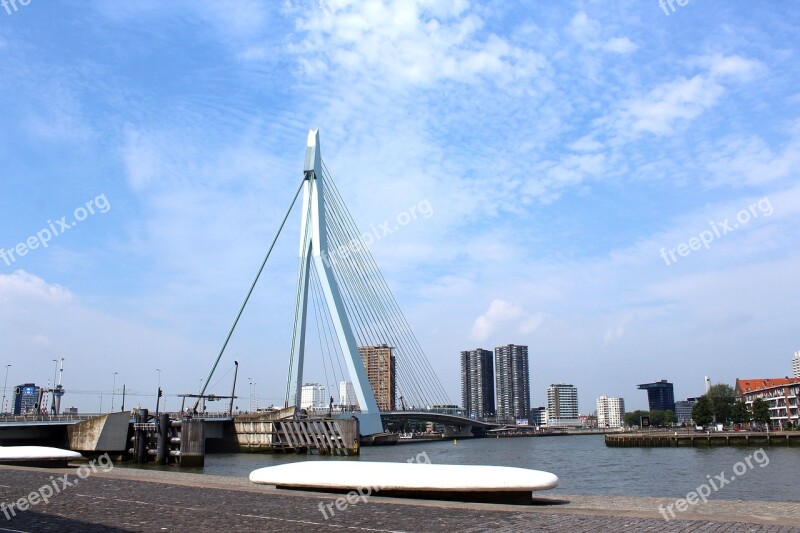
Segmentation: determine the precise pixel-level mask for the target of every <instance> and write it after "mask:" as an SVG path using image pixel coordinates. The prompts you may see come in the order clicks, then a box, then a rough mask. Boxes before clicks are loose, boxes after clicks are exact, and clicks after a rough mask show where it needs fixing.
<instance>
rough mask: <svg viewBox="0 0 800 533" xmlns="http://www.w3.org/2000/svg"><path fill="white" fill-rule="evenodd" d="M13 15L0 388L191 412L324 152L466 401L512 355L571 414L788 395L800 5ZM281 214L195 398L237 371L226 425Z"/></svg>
mask: <svg viewBox="0 0 800 533" xmlns="http://www.w3.org/2000/svg"><path fill="white" fill-rule="evenodd" d="M7 2H8V3H5V4H2V7H0V58H2V59H1V60H0V91H2V95H3V98H2V106H1V107H0V248H2V252H0V254H2V255H0V370H2V369H3V367H4V366H6V365H11V366H10V367H8V383H9V385H8V386H9V388H11V387H12V386H13V385H16V384H20V383H25V382H36V383H37V384H45V385H46V384H47V382H48V380H50V381H52V380H53V374H54V370H55V365H56V363H54V362H53V359H56V360H60V358H62V357H63V358H64V373H63V382H64V386H65V388H66V389H67V394H66V395H65V397H64V399H63V404H62V405H63V406H64V407H67V406H76V407H78V408H79V409H80V410H81V411H97V410H98V409H101V408H102V409H103V410H107V409H108V408H109V407H110V402H111V400H110V396H111V391H112V389H114V391H115V395H116V394H119V392H120V389H121V388H122V385H125V387H126V390H127V391H129V392H130V393H131V394H133V396H132V397H129V398H128V400H127V404H126V408H127V406H131V407H132V406H133V405H141V406H143V407H148V406H150V407H153V406H154V404H155V394H156V390H157V387H158V383H159V380H160V382H161V385H162V387H163V388H164V393H165V399H166V401H167V406H168V408H177V407H178V403H179V402H180V399H179V398H177V397H176V396H175V395H177V394H179V393H188V392H197V390H198V388H199V384H200V382H201V380H202V379H203V378H204V377H205V376H206V374H207V373H208V370H209V369H210V367H211V365H212V363H213V361H214V359H215V358H216V355H217V353H218V351H219V349H220V347H221V345H222V343H223V341H224V339H225V336H226V334H227V332H228V330H229V328H230V326H231V324H232V322H233V320H234V318H235V317H236V313H237V311H238V309H239V306H240V305H241V303H242V300H243V298H244V296H245V294H246V292H247V289H248V288H249V286H250V283H251V281H252V280H253V277H254V276H255V273H256V271H257V269H258V267H259V265H260V263H261V260H262V258H263V257H264V254H265V253H266V250H267V248H268V246H269V244H270V243H271V241H272V239H273V237H274V236H275V233H276V231H277V228H278V226H279V224H280V221H281V220H282V218H283V216H284V214H285V212H286V210H287V208H288V207H289V205H290V202H291V200H292V197H293V195H294V193H295V191H296V189H297V187H298V185H299V183H300V180H301V179H302V170H303V163H304V154H305V145H306V139H307V135H308V131H309V130H310V129H316V128H319V131H320V145H321V153H322V158H323V160H324V161H325V163H326V165H327V167H328V169H329V170H330V172H331V174H332V176H333V177H334V179H335V181H336V183H337V186H338V188H339V190H340V192H341V194H342V196H343V197H344V199H345V201H346V202H347V204H348V206H349V209H350V211H351V212H352V213H353V216H354V218H355V220H356V222H357V223H358V225H359V226H360V227H361V228H362V229H364V230H365V231H369V230H370V228H376V227H380V226H381V224H385V223H386V222H389V227H390V228H396V229H393V231H391V233H389V234H385V235H382V236H381V238H380V239H376V240H375V242H373V243H372V244H371V246H370V250H371V252H372V254H373V256H374V257H375V259H376V261H377V262H378V264H379V265H380V267H381V269H382V272H383V274H384V276H385V277H386V279H387V281H388V283H389V285H390V286H391V287H392V290H393V291H394V294H395V296H396V297H397V300H398V302H399V304H400V306H401V308H402V309H403V310H404V312H405V314H406V316H407V318H408V321H409V322H410V324H411V325H412V327H413V328H414V331H415V333H416V336H417V337H418V339H419V341H420V344H421V345H422V347H423V348H424V350H425V352H426V354H427V356H428V358H429V360H430V362H431V365H432V367H433V368H434V370H435V372H436V374H437V376H438V378H439V379H440V381H441V382H442V383H443V385H444V387H445V389H446V391H447V392H448V395H449V396H450V400H451V401H453V402H454V403H460V399H461V393H460V368H459V352H460V351H462V350H468V349H474V348H478V347H480V348H486V349H493V348H494V347H495V346H500V345H504V344H510V343H513V344H525V345H528V347H529V357H530V368H531V401H532V403H533V404H534V405H544V403H545V398H546V396H545V389H546V387H547V385H549V384H550V383H562V382H566V383H571V384H574V385H575V386H576V387H578V391H579V404H580V411H581V412H582V413H591V412H592V411H594V409H595V399H596V398H597V397H598V396H600V395H602V394H605V395H609V396H621V397H623V398H624V399H625V403H626V407H627V409H628V410H633V409H637V408H646V407H647V400H646V393H645V392H644V391H639V390H637V389H636V385H637V384H640V383H646V382H650V381H653V380H659V379H668V380H670V381H672V382H673V383H674V384H675V395H676V399H682V398H686V397H687V396H696V395H699V394H701V393H702V392H703V391H704V385H703V383H704V381H703V380H704V376H709V377H710V378H711V381H712V382H713V383H717V382H722V383H728V384H731V385H733V383H734V382H735V380H736V378H754V377H782V376H785V375H788V374H789V372H790V370H791V369H790V360H791V357H792V354H793V353H794V352H795V351H798V350H800V336H798V327H797V326H798V323H797V321H798V318H797V317H798V316H800V283H798V273H799V272H800V253H798V246H797V245H798V228H800V182H798V174H799V173H798V170H797V169H798V168H800V165H798V163H800V89H798V87H800V83H798V81H800V80H798V77H800V70H798V69H797V55H798V52H800V50H799V49H798V46H799V45H800V41H798V39H797V36H798V35H800V15H799V14H798V12H797V10H796V9H795V8H794V6H792V5H789V4H782V3H774V2H773V3H769V4H759V3H754V2H743V1H741V2H737V1H731V2H699V1H697V0H689V1H688V2H686V3H685V5H683V6H681V5H678V4H677V2H673V3H671V4H670V3H666V2H665V3H664V4H663V5H660V4H659V2H658V0H648V1H646V2H642V1H635V2H634V1H631V2H606V1H603V2H592V1H579V2H557V3H554V2H530V3H528V2H513V1H511V2H508V1H502V2H501V1H486V2H469V1H467V0H457V1H452V2H446V1H433V0H417V1H412V0H407V1H397V2H381V1H363V2H350V1H346V0H337V1H330V2H327V1H323V2H292V1H285V2H277V1H275V2H247V1H236V2H234V1H222V0H215V1H206V2H200V1H188V0H187V1H181V0H175V1H170V2H166V1H147V0H144V1H139V2H103V1H96V2H93V1H80V2H79V1H44V0H29V1H28V2H26V3H25V4H24V5H23V3H22V1H21V0H16V3H13V4H12V3H11V0H7ZM682 3H683V2H682ZM670 5H672V7H670ZM426 206H427V207H426ZM415 207H416V208H417V209H416V210H415V211H413V212H416V213H422V212H423V210H422V209H421V207H426V208H425V210H424V213H426V216H416V217H409V216H408V215H409V213H411V212H412V210H413V209H414V208H415ZM299 211H300V210H299V208H295V210H294V211H293V212H292V214H291V215H290V218H289V222H287V227H286V229H285V231H284V232H283V233H282V234H281V236H280V239H279V240H278V244H277V245H276V249H275V251H274V252H273V255H272V257H271V258H270V261H269V262H268V264H267V267H266V269H265V272H264V274H263V276H262V279H261V280H260V281H259V284H258V285H257V287H256V290H255V291H254V294H253V297H252V299H251V301H250V304H249V305H248V308H247V309H246V311H245V313H244V315H243V317H242V320H241V322H240V323H239V326H238V328H237V330H236V332H235V333H234V335H233V338H232V340H231V342H230V344H229V346H228V349H227V350H226V352H225V354H224V355H223V358H222V361H221V362H220V365H219V369H218V371H217V373H216V374H215V376H214V378H213V379H212V387H211V389H210V390H211V392H216V393H217V394H229V390H230V386H231V382H232V378H233V373H232V369H233V361H234V360H238V361H239V363H240V367H239V380H238V381H239V384H238V389H239V390H238V391H237V394H238V395H240V396H241V397H240V399H239V400H237V405H238V406H239V407H240V408H241V409H242V410H244V409H247V408H248V407H249V405H248V404H249V401H248V394H249V390H248V387H249V388H250V390H252V391H255V393H256V394H257V395H258V399H259V400H258V401H259V405H260V406H262V407H263V406H266V405H270V404H275V405H282V403H283V400H284V394H285V388H286V375H287V369H288V361H289V352H290V347H291V332H292V323H293V312H294V300H293V295H294V290H295V283H296V275H297V268H298V260H297V250H298V239H299V225H300V213H299ZM398 217H400V218H398ZM408 218H411V220H410V221H409V222H408V223H407V224H403V225H399V224H396V223H395V222H396V221H398V220H407V219H408ZM309 350H310V351H309V355H308V356H307V357H308V359H307V361H308V362H307V365H306V373H305V375H306V376H307V378H308V380H315V379H319V380H323V379H324V377H323V376H322V374H321V372H320V368H321V367H322V366H323V365H322V364H321V355H320V354H319V353H315V352H313V350H311V348H309ZM157 369H158V370H157ZM250 383H253V385H250ZM115 402H117V404H116V406H117V408H118V407H119V405H120V403H119V402H120V398H119V397H118V396H116V397H115Z"/></svg>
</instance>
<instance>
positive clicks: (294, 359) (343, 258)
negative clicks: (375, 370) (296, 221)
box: [195, 130, 451, 433]
mask: <svg viewBox="0 0 800 533" xmlns="http://www.w3.org/2000/svg"><path fill="white" fill-rule="evenodd" d="M315 136H316V140H314V138H315ZM317 143H318V134H317V132H316V130H312V132H311V133H310V134H309V149H308V152H307V156H306V159H307V160H306V165H307V168H306V174H305V176H304V180H303V182H301V184H300V187H299V188H298V189H297V192H296V193H295V195H294V198H293V199H292V202H291V204H290V205H289V208H288V210H287V211H286V214H285V216H284V217H283V219H282V221H281V223H280V227H279V228H278V231H277V233H276V235H275V238H274V239H273V240H272V243H271V245H270V247H269V250H268V251H267V254H266V257H265V258H264V260H263V261H262V263H261V266H260V268H259V269H258V272H257V274H256V276H255V279H254V280H253V282H252V284H251V285H250V288H249V290H248V292H247V294H246V296H245V299H244V302H243V303H242V305H241V307H240V308H239V312H238V313H237V315H236V318H235V320H234V322H233V325H232V326H231V328H230V330H229V331H228V334H227V336H226V338H225V341H224V342H223V344H222V347H221V349H220V351H219V353H218V355H217V358H216V360H215V361H214V364H213V366H212V367H211V370H210V371H209V373H208V376H207V377H206V379H205V382H204V384H203V386H202V389H201V391H200V395H203V394H204V393H205V391H206V389H207V388H208V386H209V383H210V382H211V378H212V376H213V375H214V371H215V370H216V368H217V366H218V364H219V362H220V359H221V358H222V355H223V353H224V352H225V349H226V347H227V346H228V343H229V341H230V339H231V337H232V335H233V333H234V331H235V329H236V326H237V324H238V323H239V320H240V318H241V316H242V314H243V312H244V310H245V308H246V306H247V303H248V302H249V300H250V297H251V296H252V294H253V291H254V289H255V287H256V284H257V283H258V280H259V278H260V277H261V275H262V273H263V271H264V268H265V266H266V264H267V261H268V260H269V258H270V256H271V254H272V251H273V249H274V248H275V244H276V242H277V240H278V237H279V236H280V234H281V232H282V231H283V228H284V226H285V224H286V221H287V219H288V218H289V216H290V214H291V212H292V210H293V208H294V205H295V203H296V202H297V199H298V196H299V195H300V192H301V190H304V187H305V191H306V192H305V193H304V201H303V203H304V208H305V211H306V212H305V213H304V214H303V219H304V224H301V250H300V252H301V253H300V262H299V273H298V274H299V275H298V284H297V290H296V293H295V327H294V330H293V332H292V341H291V344H292V346H291V352H290V353H291V357H290V361H289V373H288V377H287V384H286V397H285V404H286V405H287V406H288V405H290V404H295V403H296V404H298V405H299V402H300V394H299V391H298V390H297V389H298V388H299V385H300V384H302V375H303V366H304V361H303V353H304V350H305V347H306V338H305V337H306V325H307V323H308V324H309V325H311V326H312V329H313V330H315V331H314V333H315V336H316V337H317V339H316V340H317V342H316V344H318V345H319V350H320V356H321V360H320V363H321V366H322V375H324V377H325V383H326V385H327V390H328V391H329V392H330V394H331V396H335V394H336V393H335V392H334V391H337V385H338V384H339V383H341V382H343V381H358V382H359V383H360V384H361V385H360V386H361V388H358V386H357V387H356V392H357V395H358V396H359V398H366V400H367V405H370V402H372V405H373V407H371V408H368V409H367V413H373V414H372V415H371V416H377V413H376V412H374V409H375V407H374V405H375V403H374V399H373V396H372V395H371V394H368V395H366V396H365V395H364V393H363V392H362V391H363V390H364V388H363V387H364V386H365V385H366V386H367V387H369V386H370V385H368V384H366V383H365V381H366V380H365V379H364V378H365V377H366V376H365V375H364V369H363V368H359V367H360V366H361V364H360V362H358V359H359V357H358V354H356V353H355V350H354V349H353V348H349V347H352V346H353V345H352V342H355V343H356V344H357V346H358V347H361V346H388V347H391V349H392V355H393V359H394V365H395V368H394V378H393V379H394V390H395V398H394V404H395V407H396V408H397V409H408V410H413V409H426V408H430V407H433V406H442V405H450V404H451V402H450V399H449V398H448V396H447V393H446V391H445V389H444V387H443V386H442V384H441V382H440V381H439V379H438V377H437V376H436V373H435V372H434V370H433V367H432V366H431V364H430V362H429V361H428V358H427V356H426V355H425V352H424V351H423V349H422V346H421V345H420V343H419V340H418V339H417V337H416V336H415V335H414V332H413V330H412V328H411V325H410V324H409V322H408V320H407V319H406V317H405V315H404V314H403V312H402V311H401V310H400V306H399V305H398V303H397V300H396V299H395V297H394V295H393V294H392V291H391V289H390V288H389V284H388V283H387V282H386V279H385V278H384V276H383V274H382V273H381V271H380V269H379V268H378V264H377V263H376V261H375V259H374V258H373V256H372V254H371V253H370V250H369V247H368V246H367V244H366V242H365V241H364V238H363V237H362V234H361V232H360V231H359V230H358V227H357V226H356V223H355V221H354V219H353V216H352V214H351V213H350V211H349V210H348V208H347V205H346V204H345V201H344V199H343V197H342V195H341V193H340V192H339V190H338V188H337V187H336V184H335V183H334V181H333V178H332V177H331V175H330V172H329V171H328V169H327V167H326V166H325V164H324V162H323V161H322V160H321V157H320V156H319V153H318V144H317ZM309 154H310V155H309ZM315 158H316V159H315ZM310 165H311V166H310ZM310 168H313V169H314V170H313V171H311V172H309V169H310ZM318 180H319V183H317V181H318ZM317 197H319V198H320V200H321V202H320V204H321V206H324V207H322V208H320V209H319V211H320V212H319V213H317V211H316V210H315V209H316V208H315V207H314V208H313V209H312V203H313V202H315V200H313V201H312V200H309V199H314V198H317ZM314 217H319V218H318V220H322V221H324V224H323V225H322V228H323V230H320V232H321V234H322V235H323V236H322V237H320V240H322V241H323V243H324V245H322V246H321V244H322V243H317V242H314V243H313V247H314V248H313V252H314V253H315V254H316V256H317V262H316V268H314V262H313V261H310V259H308V258H309V257H311V253H312V235H313V234H314V232H313V231H312V227H311V225H312V224H317V223H316V222H312V220H315V218H314ZM315 227H318V226H315ZM315 231H316V230H315ZM320 257H321V259H322V261H323V263H324V264H325V265H326V267H322V266H320V263H319V258H320ZM321 275H324V279H320V276H321ZM331 278H332V279H331ZM331 281H335V284H334V288H333V289H332V288H331V287H332V286H331V285H330V282H331ZM336 287H338V289H336ZM331 290H334V292H338V296H337V297H332V296H331V292H330V291H331ZM326 296H327V298H326ZM326 304H327V305H326ZM333 312H335V315H334V316H332V315H331V313H333ZM343 315H346V317H343ZM343 319H346V320H345V322H346V324H348V325H349V330H351V331H352V337H348V336H347V335H349V333H347V334H343V329H342V327H343V326H342V320H343ZM345 330H348V328H347V327H345ZM309 336H311V335H309ZM346 338H349V339H351V340H348V341H347V342H345V341H344V340H343V339H346ZM315 350H316V348H315ZM343 350H344V352H347V353H344V352H343ZM350 352H353V353H350ZM354 364H355V366H354ZM359 373H360V375H361V377H360V378H359V379H358V380H355V375H354V374H359ZM359 402H360V399H359ZM334 403H338V402H334ZM195 407H196V406H195ZM361 409H362V413H363V411H364V407H363V405H362V407H361ZM372 420H377V422H375V423H376V424H378V425H377V426H375V424H373V423H370V424H371V426H370V432H372V433H375V432H380V420H379V419H377V418H376V419H372Z"/></svg>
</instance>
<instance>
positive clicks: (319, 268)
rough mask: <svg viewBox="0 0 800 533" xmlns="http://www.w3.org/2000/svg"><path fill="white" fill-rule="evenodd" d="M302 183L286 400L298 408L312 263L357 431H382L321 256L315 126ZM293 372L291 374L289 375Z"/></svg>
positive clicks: (323, 232) (324, 245) (324, 253)
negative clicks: (354, 402)
mask: <svg viewBox="0 0 800 533" xmlns="http://www.w3.org/2000/svg"><path fill="white" fill-rule="evenodd" d="M304 176H305V181H304V183H303V208H302V209H303V210H302V218H301V221H300V268H299V272H298V277H297V294H296V302H295V323H294V333H293V337H292V353H291V362H290V372H289V382H288V383H287V403H288V402H289V401H291V402H293V403H294V405H295V407H296V408H297V409H298V410H299V409H300V395H301V391H302V387H303V362H304V361H303V360H304V356H305V337H306V316H307V312H308V284H309V280H310V276H311V269H312V268H313V269H314V270H315V272H316V274H317V278H318V279H319V282H320V285H321V287H322V293H323V297H324V299H325V304H326V305H327V308H328V313H329V314H330V317H331V321H332V322H333V325H334V329H335V331H336V337H337V340H338V342H339V347H340V348H341V350H342V353H343V354H344V359H345V363H346V364H347V370H348V373H349V375H350V379H351V380H352V383H353V388H354V389H355V393H356V397H357V398H358V403H359V406H360V407H361V413H354V416H357V417H358V418H359V422H360V432H361V434H362V435H373V434H376V433H381V432H383V423H382V422H381V415H380V412H379V411H378V404H377V402H376V401H375V395H374V394H373V392H372V387H371V386H370V383H369V380H368V379H367V372H366V370H365V369H364V364H363V362H362V361H361V355H360V354H359V352H358V345H357V344H356V340H355V336H354V335H353V330H352V328H351V327H350V321H349V319H348V317H347V311H346V309H345V305H344V301H343V300H342V294H341V292H340V290H339V286H338V284H337V282H336V278H335V276H334V274H333V269H332V268H331V265H330V263H329V262H328V261H325V258H326V257H329V252H328V235H327V227H326V223H325V195H324V189H323V188H324V186H325V185H324V182H323V179H322V158H321V155H320V144H319V130H311V131H309V133H308V144H307V147H306V158H305V168H304ZM292 378H294V379H292Z"/></svg>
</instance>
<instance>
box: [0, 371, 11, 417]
mask: <svg viewBox="0 0 800 533" xmlns="http://www.w3.org/2000/svg"><path fill="white" fill-rule="evenodd" d="M9 368H11V365H6V380H5V382H4V383H3V403H2V404H0V409H2V410H3V412H4V413H5V412H6V411H8V409H6V387H7V386H8V369H9Z"/></svg>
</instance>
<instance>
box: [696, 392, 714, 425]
mask: <svg viewBox="0 0 800 533" xmlns="http://www.w3.org/2000/svg"><path fill="white" fill-rule="evenodd" d="M713 419H714V413H713V412H712V410H711V400H709V399H708V396H706V395H705V394H704V395H703V396H700V397H699V398H698V399H697V403H696V404H694V407H692V420H694V423H695V424H697V425H698V426H707V425H708V424H710V423H711V421H712V420H713Z"/></svg>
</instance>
